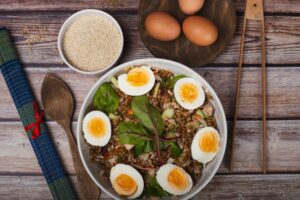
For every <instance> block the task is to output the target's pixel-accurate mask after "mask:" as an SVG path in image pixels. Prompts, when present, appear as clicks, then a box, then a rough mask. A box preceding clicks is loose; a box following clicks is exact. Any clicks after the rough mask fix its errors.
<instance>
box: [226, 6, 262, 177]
mask: <svg viewBox="0 0 300 200" xmlns="http://www.w3.org/2000/svg"><path fill="white" fill-rule="evenodd" d="M247 20H256V21H260V24H261V27H260V31H261V75H262V77H261V81H262V133H263V145H262V163H261V165H262V171H263V173H264V174H266V173H267V124H266V121H267V119H266V118H267V116H266V115H267V96H266V85H267V84H266V44H265V24H264V8H263V0H247V3H246V9H245V14H244V21H243V30H242V37H241V44H240V59H239V66H238V74H237V86H236V97H235V110H234V119H233V127H232V130H233V132H232V143H231V145H232V146H231V155H230V158H229V163H230V166H229V169H230V170H232V159H233V156H234V149H233V146H234V142H235V135H236V122H237V115H238V109H237V106H238V105H239V103H240V100H239V99H240V85H241V73H242V63H243V54H244V41H245V32H246V26H247Z"/></svg>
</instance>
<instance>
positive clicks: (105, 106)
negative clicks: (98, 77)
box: [93, 83, 119, 115]
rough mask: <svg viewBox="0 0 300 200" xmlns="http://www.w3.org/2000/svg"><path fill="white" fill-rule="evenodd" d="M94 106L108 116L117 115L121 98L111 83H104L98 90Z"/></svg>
mask: <svg viewBox="0 0 300 200" xmlns="http://www.w3.org/2000/svg"><path fill="white" fill-rule="evenodd" d="M93 105H94V107H95V108H96V109H98V110H101V111H103V112H105V113H106V114H108V115H109V114H110V113H115V111H116V110H117V108H118V107H119V97H118V95H117V93H116V92H115V90H114V89H113V87H112V86H111V84H110V83H103V84H102V85H101V86H100V87H99V88H98V90H97V92H96V94H95V96H94V98H93Z"/></svg>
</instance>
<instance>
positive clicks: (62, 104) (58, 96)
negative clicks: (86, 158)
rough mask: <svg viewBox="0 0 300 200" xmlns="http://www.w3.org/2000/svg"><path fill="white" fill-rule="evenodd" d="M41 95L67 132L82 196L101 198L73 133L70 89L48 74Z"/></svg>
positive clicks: (51, 116) (50, 114)
mask: <svg viewBox="0 0 300 200" xmlns="http://www.w3.org/2000/svg"><path fill="white" fill-rule="evenodd" d="M41 96H42V103H43V106H44V109H45V113H46V115H47V116H48V117H49V118H50V119H52V120H54V121H56V122H57V123H58V124H59V125H61V126H62V128H63V129H64V130H65V131H66V133H67V136H68V140H69V145H70V151H71V153H72V158H73V163H74V167H75V171H76V175H77V181H78V186H79V190H80V192H81V194H82V197H84V199H88V200H95V199H99V197H100V194H101V191H100V189H99V188H98V187H97V186H96V185H95V183H94V182H93V181H92V179H91V178H90V177H89V175H88V173H87V172H86V170H85V169H84V166H83V164H82V162H81V160H80V156H79V152H78V149H77V144H76V140H75V137H74V136H73V134H72V129H71V120H72V115H73V111H74V99H73V96H72V93H71V91H70V89H69V88H68V87H67V86H66V84H65V83H64V82H62V81H61V80H60V79H59V78H57V77H56V76H54V75H53V74H47V75H46V77H45V79H44V81H43V84H42V89H41Z"/></svg>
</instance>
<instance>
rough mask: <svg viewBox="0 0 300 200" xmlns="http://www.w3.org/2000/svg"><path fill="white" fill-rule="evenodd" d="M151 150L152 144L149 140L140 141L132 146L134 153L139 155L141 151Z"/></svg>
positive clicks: (147, 151)
mask: <svg viewBox="0 0 300 200" xmlns="http://www.w3.org/2000/svg"><path fill="white" fill-rule="evenodd" d="M152 150H153V147H152V144H151V142H150V141H145V142H142V143H140V144H138V145H136V146H135V147H134V153H135V155H136V156H139V155H141V154H142V153H149V152H151V151H152Z"/></svg>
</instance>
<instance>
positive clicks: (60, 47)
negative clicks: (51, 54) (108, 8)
mask: <svg viewBox="0 0 300 200" xmlns="http://www.w3.org/2000/svg"><path fill="white" fill-rule="evenodd" d="M89 14H96V15H100V16H104V17H106V18H107V19H109V20H111V22H113V23H114V24H115V26H116V27H117V29H118V30H119V32H120V36H121V43H122V44H121V48H120V52H119V54H118V56H117V57H116V58H115V60H114V61H113V63H112V64H111V65H109V66H106V67H105V68H103V69H101V70H98V71H83V70H80V69H78V68H77V67H75V66H73V65H72V64H71V63H70V62H69V61H68V60H67V58H66V57H65V55H64V50H63V39H64V36H65V32H66V30H67V29H68V27H69V26H70V25H71V24H72V23H73V22H74V21H75V20H76V19H78V18H79V17H81V16H83V15H89ZM57 46H58V51H59V55H60V57H61V58H62V60H63V61H64V63H66V64H67V65H68V66H69V67H70V68H71V69H73V70H75V71H76V72H79V73H81V74H85V75H96V74H100V73H101V72H104V71H105V70H107V69H109V68H111V67H112V66H114V65H115V64H116V63H117V61H118V60H119V58H120V57H121V55H122V52H123V47H124V36H123V32H122V29H121V27H120V25H119V23H118V22H117V21H116V20H115V18H113V17H112V16H111V15H110V14H108V13H106V12H103V11H101V10H96V9H85V10H81V11H79V12H76V13H74V14H73V15H71V16H70V17H69V18H68V19H67V20H66V21H65V22H64V24H63V25H62V27H61V28H60V31H59V34H58V40H57Z"/></svg>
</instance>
